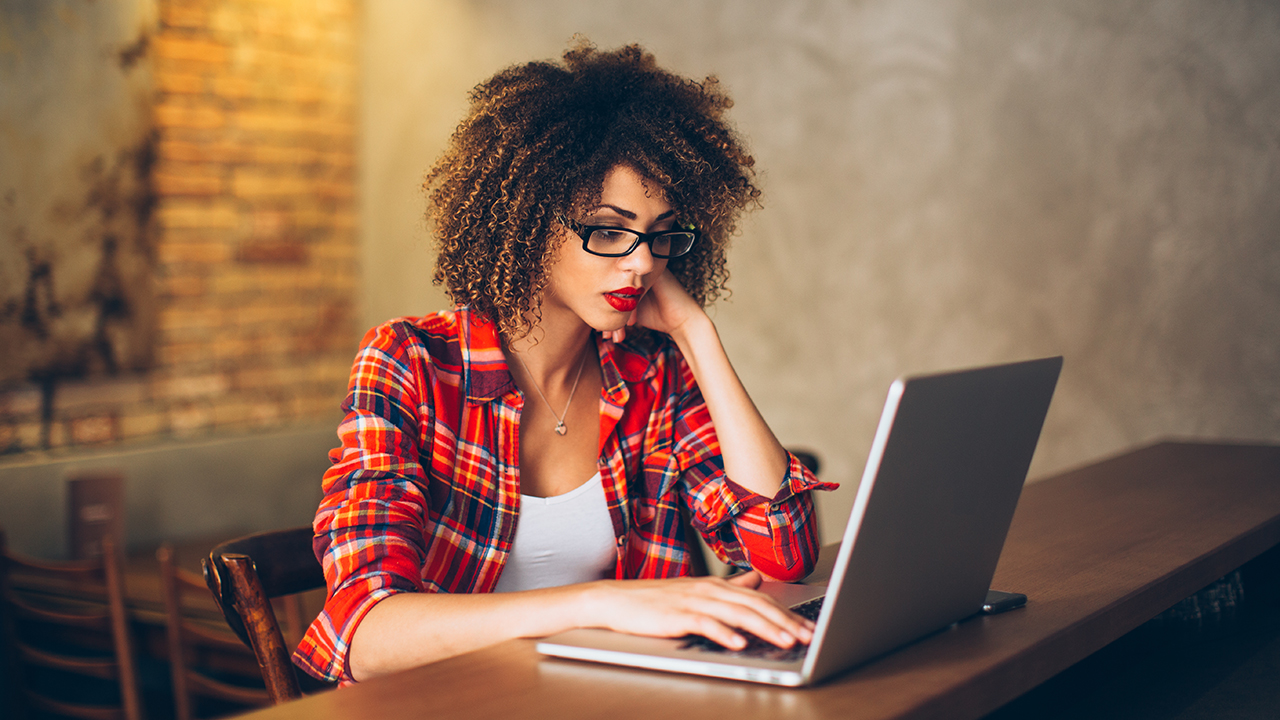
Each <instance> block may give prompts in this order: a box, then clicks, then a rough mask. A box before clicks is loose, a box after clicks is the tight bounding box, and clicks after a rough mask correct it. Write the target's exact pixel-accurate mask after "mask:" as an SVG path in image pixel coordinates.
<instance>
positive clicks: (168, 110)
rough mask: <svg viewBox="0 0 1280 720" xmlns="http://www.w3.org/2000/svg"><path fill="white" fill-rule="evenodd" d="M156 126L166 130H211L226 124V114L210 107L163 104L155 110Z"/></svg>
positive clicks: (172, 103)
mask: <svg viewBox="0 0 1280 720" xmlns="http://www.w3.org/2000/svg"><path fill="white" fill-rule="evenodd" d="M154 118H155V123H156V126H157V127H159V128H161V129H164V128H193V129H197V130H210V129H215V128H220V127H222V126H223V125H225V124H226V116H225V114H224V113H223V112H222V111H221V110H220V109H218V108H216V107H210V106H208V105H189V104H185V103H175V102H162V103H160V104H158V105H156V107H155V110H154Z"/></svg>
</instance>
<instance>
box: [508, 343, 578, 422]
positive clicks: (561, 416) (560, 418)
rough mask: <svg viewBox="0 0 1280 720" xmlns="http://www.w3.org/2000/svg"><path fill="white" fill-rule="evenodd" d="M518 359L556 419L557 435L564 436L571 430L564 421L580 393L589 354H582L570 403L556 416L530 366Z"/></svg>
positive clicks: (570, 393)
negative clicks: (575, 394) (574, 396)
mask: <svg viewBox="0 0 1280 720" xmlns="http://www.w3.org/2000/svg"><path fill="white" fill-rule="evenodd" d="M516 359H517V360H519V361H520V364H521V365H523V366H524V371H525V373H526V374H527V375H528V376H529V382H531V383H533V389H534V390H537V391H538V397H540V398H542V402H544V403H546V405H547V409H548V410H550V411H551V414H552V415H555V417H556V434H557V435H564V434H565V433H567V432H569V429H568V428H566V427H565V426H564V419H565V418H567V417H569V406H570V405H572V404H573V394H574V393H576V392H577V391H578V381H579V380H581V379H582V366H583V365H586V364H587V353H586V352H583V353H582V359H581V360H579V361H578V375H577V376H576V377H575V378H573V389H572V390H570V391H569V401H568V402H566V403H565V404H564V412H562V413H560V414H559V415H556V409H555V408H553V407H551V402H550V401H549V400H547V396H546V395H544V394H543V393H542V388H540V387H538V381H537V380H534V379H533V372H532V371H530V370H529V364H528V363H526V362H525V361H524V358H522V357H520V356H519V355H516Z"/></svg>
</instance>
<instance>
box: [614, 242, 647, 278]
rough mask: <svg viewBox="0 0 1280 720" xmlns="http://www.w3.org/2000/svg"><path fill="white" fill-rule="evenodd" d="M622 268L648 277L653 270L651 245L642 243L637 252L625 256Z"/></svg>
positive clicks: (637, 247) (633, 251)
mask: <svg viewBox="0 0 1280 720" xmlns="http://www.w3.org/2000/svg"><path fill="white" fill-rule="evenodd" d="M621 260H622V267H623V268H624V269H626V270H630V271H632V272H634V273H636V274H637V275H646V274H648V272H649V271H650V270H652V269H653V263H654V258H653V252H652V251H651V250H650V249H649V243H647V242H644V241H643V240H642V241H640V244H639V245H637V246H636V249H635V250H632V251H631V254H630V255H624V256H623V257H622V258H621Z"/></svg>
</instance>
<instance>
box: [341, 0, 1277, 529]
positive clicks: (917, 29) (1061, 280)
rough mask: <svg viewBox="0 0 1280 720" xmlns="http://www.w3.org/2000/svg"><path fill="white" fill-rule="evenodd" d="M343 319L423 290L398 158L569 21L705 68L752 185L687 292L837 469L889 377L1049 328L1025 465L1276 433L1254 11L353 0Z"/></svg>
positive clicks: (1272, 58) (411, 201)
mask: <svg viewBox="0 0 1280 720" xmlns="http://www.w3.org/2000/svg"><path fill="white" fill-rule="evenodd" d="M365 13H366V17H365V22H366V26H365V29H366V38H365V44H364V53H365V55H364V66H363V92H364V94H365V96H364V99H363V101H362V103H363V104H362V116H361V122H362V137H361V141H360V142H361V158H362V161H361V162H362V171H361V172H362V177H361V181H360V193H361V203H362V218H361V232H362V243H363V245H362V253H363V258H362V259H363V263H364V266H363V268H364V270H363V271H364V273H365V275H364V280H363V293H362V298H363V302H364V305H363V309H362V317H363V320H364V324H365V325H366V326H367V325H372V324H374V323H376V322H378V321H380V320H382V319H384V318H386V317H390V316H393V315H399V314H417V313H422V312H425V311H428V310H432V309H435V308H437V307H441V306H443V303H444V300H443V296H442V295H440V294H439V292H438V291H437V290H435V289H434V288H432V287H430V286H429V284H428V278H429V277H430V273H431V262H432V259H431V254H430V252H429V250H428V248H427V245H426V239H425V231H424V230H423V227H422V223H421V220H420V216H421V210H422V201H421V194H420V191H419V187H418V185H419V183H420V180H421V177H422V173H423V170H424V169H425V168H426V167H427V165H428V164H429V163H430V162H431V160H432V159H433V158H434V156H435V155H436V153H437V152H439V150H440V149H441V147H442V146H443V142H444V140H445V138H446V137H447V135H448V133H449V132H450V130H451V129H452V127H453V126H454V124H455V123H456V122H457V120H458V118H459V117H460V116H461V113H462V112H463V111H464V109H465V93H466V90H467V89H468V88H469V87H471V86H472V85H474V84H475V83H476V82H478V81H480V80H482V79H483V78H485V77H487V76H488V75H490V74H492V73H493V72H495V71H496V70H498V69H499V68H501V67H503V66H504V65H506V64H510V63H513V62H519V61H523V60H527V59H533V58H549V57H555V56H558V55H559V54H560V53H561V52H562V51H563V49H564V47H565V46H566V44H567V42H568V40H569V38H570V37H571V36H572V35H573V34H574V33H578V32H581V33H584V34H586V35H587V36H589V37H590V38H591V39H592V40H594V41H595V42H596V43H597V44H599V45H601V46H606V47H608V46H614V45H617V44H620V43H623V42H629V41H639V42H641V43H643V44H645V45H646V46H647V47H648V48H649V49H651V50H652V51H654V52H655V53H656V54H657V56H658V58H659V61H660V62H662V63H664V64H665V65H667V66H669V67H671V68H673V69H676V70H679V71H682V72H684V73H687V74H690V75H695V76H701V75H705V74H707V73H716V74H718V75H719V77H720V78H721V80H722V81H723V82H724V84H725V86H726V87H727V88H728V90H729V91H730V92H731V93H732V95H733V96H734V97H735V99H736V100H737V106H736V107H735V109H734V110H733V112H732V117H733V118H734V119H735V121H736V122H737V124H738V127H739V129H740V130H741V131H742V132H743V133H744V134H745V135H746V137H747V138H748V139H749V141H750V142H751V145H752V147H753V149H754V152H755V154H756V158H757V160H758V161H759V168H760V172H761V184H762V185H763V187H764V189H765V192H766V196H765V209H764V210H763V211H761V212H758V213H756V214H755V215H754V216H752V217H751V218H750V220H749V222H748V223H747V224H746V226H745V230H744V232H743V234H742V236H741V237H740V238H738V240H737V241H736V247H735V249H734V251H733V254H732V256H731V271H732V272H733V279H732V281H731V286H732V288H733V290H734V294H733V296H732V298H731V299H730V300H728V301H726V302H721V303H720V304H719V305H718V306H717V307H716V309H715V318H716V321H717V323H718V325H719V327H720V330H721V332H722V335H723V336H724V339H725V342H726V344H727V345H728V347H729V350H730V353H731V356H732V357H733V359H734V361H735V364H736V366H737V368H738V370H739V371H740V374H741V375H742V377H743V379H744V381H745V382H746V384H747V385H748V387H749V389H750V390H751V391H752V393H753V396H754V397H755V399H756V401H757V402H758V404H759V405H760V406H761V409H762V410H763V412H764V413H765V415H766V416H767V417H768V418H769V420H770V422H771V424H772V425H773V427H774V429H775V431H776V432H777V433H778V435H779V436H780V438H781V439H782V441H783V442H784V443H787V444H793V445H797V446H800V445H803V446H808V447H812V448H814V449H816V450H817V451H818V452H819V453H820V454H821V456H822V458H823V460H824V462H825V469H824V471H823V475H824V476H825V477H826V478H828V479H831V480H835V481H839V482H842V483H845V486H844V488H842V489H841V490H840V491H838V493H835V494H833V495H831V496H829V497H827V498H825V499H824V500H823V505H824V507H823V512H824V513H825V517H826V518H827V522H826V527H825V528H824V534H825V535H826V537H827V539H834V538H835V537H837V536H838V533H839V532H840V530H841V529H842V525H843V518H844V516H845V515H846V513H847V509H848V507H849V505H850V504H851V502H852V498H853V493H854V486H855V484H856V482H857V479H858V477H859V475H860V473H861V469H862V464H863V462H864V460H865V457H866V451H867V449H868V447H869V446H870V442H871V436H872V433H873V431H874V426H875V422H876V420H877V418H878V415H879V408H880V405H881V404H882V402H883V399H884V394H885V391H886V389H887V387H888V384H889V382H890V381H891V380H892V378H893V377H895V376H896V375H898V374H901V373H903V372H909V371H921V370H930V369H939V368H944V367H951V366H962V365H968V364H973V363H982V362H988V361H1000V360H1010V359H1019V358H1025V357H1030V356H1036V355H1044V354H1050V353H1061V354H1062V355H1064V356H1065V357H1066V368H1065V371H1064V374H1063V377H1062V382H1061V384H1060V386H1059V390H1058V395H1057V397H1056V399H1055V401H1054V407H1053V409H1052V411H1051V413H1050V417H1049V420H1048V422H1047V425H1046V427H1045V431H1044V436H1043V440H1042V442H1041V445H1040V448H1039V451H1038V454H1037V458H1036V462H1035V464H1034V465H1033V468H1032V474H1033V476H1036V475H1043V474H1045V473H1048V472H1052V471H1055V470H1058V469H1062V468H1064V467H1066V466H1071V465H1075V464H1079V463H1083V462H1085V461H1087V460H1089V459H1092V458H1095V457H1097V456H1099V455H1103V454H1107V453H1113V452H1117V451H1119V450H1121V449H1123V448H1126V447H1129V446H1132V445H1134V444H1136V443H1142V442H1145V441H1148V440H1150V439H1153V438H1156V437H1162V436H1169V435H1176V436H1196V437H1205V438H1236V439H1248V440H1269V441H1278V440H1280V390H1278V387H1280V386H1278V384H1277V382H1276V377H1277V376H1280V341H1278V340H1277V338H1280V242H1277V237H1276V235H1277V230H1276V228H1277V227H1280V202H1277V201H1276V198H1277V197H1280V147H1278V143H1280V83H1277V80H1280V6H1276V5H1275V4H1273V3H1267V2H1261V1H1255V2H1243V3H1234V4H1231V5H1218V4H1215V5H1206V4H1203V3H1194V2H1189V1H1187V0H1179V1H1169V2H1140V1H1138V0H1121V1H1119V2H1116V1H1113V0H1052V1H1047V2H1040V3H1014V2H999V1H993V2H980V1H973V2H961V1H959V0H933V1H930V2H923V1H911V0H907V1H904V0H895V1H893V2H889V1H881V0H874V1H868V2H843V1H837V0H791V1H789V2H785V3H779V2H772V1H770V0H753V1H751V2H747V1H729V0H701V1H699V0H678V1H677V0H672V1H664V2H648V3H625V2H610V1H601V0H596V1H594V2H571V1H569V0H547V1H544V2H538V3H528V2H523V1H521V0H473V1H470V2H464V1H462V0H432V1H431V2H419V1H418V0H368V2H366V4H365Z"/></svg>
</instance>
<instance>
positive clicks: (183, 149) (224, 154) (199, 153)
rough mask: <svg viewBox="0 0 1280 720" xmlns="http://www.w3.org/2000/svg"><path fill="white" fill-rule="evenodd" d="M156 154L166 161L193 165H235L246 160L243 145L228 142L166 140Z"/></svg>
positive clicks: (159, 146) (159, 145)
mask: <svg viewBox="0 0 1280 720" xmlns="http://www.w3.org/2000/svg"><path fill="white" fill-rule="evenodd" d="M156 154H157V156H158V157H159V159H160V160H161V162H164V161H177V162H192V163H206V162H208V163H223V164H225V163H235V162H241V161H244V160H245V159H246V153H245V148H244V146H243V145H241V144H239V143H235V142H231V141H228V140H218V141H213V142H191V141H189V140H174V139H165V140H162V141H160V143H159V144H158V145H157V147H156Z"/></svg>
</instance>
